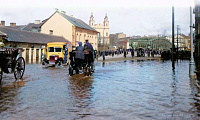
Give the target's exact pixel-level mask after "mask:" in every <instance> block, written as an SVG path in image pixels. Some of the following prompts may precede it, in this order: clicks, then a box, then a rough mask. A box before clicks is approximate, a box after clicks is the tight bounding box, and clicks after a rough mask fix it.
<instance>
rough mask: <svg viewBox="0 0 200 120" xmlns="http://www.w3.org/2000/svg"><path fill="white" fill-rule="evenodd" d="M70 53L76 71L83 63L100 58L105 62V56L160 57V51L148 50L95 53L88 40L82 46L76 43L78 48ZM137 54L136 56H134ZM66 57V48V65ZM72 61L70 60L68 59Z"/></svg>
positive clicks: (88, 63)
mask: <svg viewBox="0 0 200 120" xmlns="http://www.w3.org/2000/svg"><path fill="white" fill-rule="evenodd" d="M72 53H73V54H74V62H75V63H76V69H77V70H79V69H80V68H81V67H82V66H83V63H84V62H85V63H86V64H87V65H89V66H90V65H91V63H93V62H94V59H95V58H97V59H98V58H99V57H102V58H103V60H105V57H106V56H112V57H114V56H115V55H120V54H123V56H124V58H126V56H127V55H128V54H131V56H132V57H134V56H137V57H144V56H145V54H147V56H148V57H150V56H151V57H154V55H157V54H159V55H161V53H162V51H156V50H150V49H116V50H102V51H96V50H94V49H93V47H92V45H91V44H90V43H89V41H88V40H86V41H85V44H84V45H83V43H82V42H79V43H78V46H77V47H76V49H75V50H72ZM135 53H137V55H135ZM67 55H68V48H67V47H66V48H65V58H64V63H66V59H67ZM70 59H72V58H70Z"/></svg>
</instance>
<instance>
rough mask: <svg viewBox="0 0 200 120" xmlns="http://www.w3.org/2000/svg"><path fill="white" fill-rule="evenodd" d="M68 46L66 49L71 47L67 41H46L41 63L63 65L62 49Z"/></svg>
mask: <svg viewBox="0 0 200 120" xmlns="http://www.w3.org/2000/svg"><path fill="white" fill-rule="evenodd" d="M65 46H67V47H68V51H70V49H71V44H69V43H67V42H51V43H47V47H46V55H45V58H44V59H43V62H42V64H43V65H48V64H49V65H57V66H60V65H63V61H64V54H65V52H64V49H65Z"/></svg>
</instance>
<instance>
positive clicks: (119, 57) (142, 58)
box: [98, 53, 161, 61]
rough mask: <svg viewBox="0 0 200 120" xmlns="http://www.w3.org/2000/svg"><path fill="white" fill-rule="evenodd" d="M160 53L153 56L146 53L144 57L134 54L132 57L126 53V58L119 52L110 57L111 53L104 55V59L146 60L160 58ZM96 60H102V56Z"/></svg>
mask: <svg viewBox="0 0 200 120" xmlns="http://www.w3.org/2000/svg"><path fill="white" fill-rule="evenodd" d="M160 57H161V56H160V55H155V56H154V57H147V55H145V57H137V56H134V57H133V58H132V57H131V53H128V55H127V56H126V58H124V54H119V55H114V56H113V57H112V55H108V56H105V61H118V60H147V59H160ZM98 61H103V57H102V56H101V57H99V58H98Z"/></svg>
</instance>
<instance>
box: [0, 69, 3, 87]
mask: <svg viewBox="0 0 200 120" xmlns="http://www.w3.org/2000/svg"><path fill="white" fill-rule="evenodd" d="M2 76H3V71H2V69H1V67H0V86H1V81H2Z"/></svg>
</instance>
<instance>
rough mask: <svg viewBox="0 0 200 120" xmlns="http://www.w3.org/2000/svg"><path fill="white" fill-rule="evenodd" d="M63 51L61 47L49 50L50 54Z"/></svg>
mask: <svg viewBox="0 0 200 120" xmlns="http://www.w3.org/2000/svg"><path fill="white" fill-rule="evenodd" d="M61 50H62V49H61V48H60V47H55V48H54V47H49V48H48V51H49V52H61Z"/></svg>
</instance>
